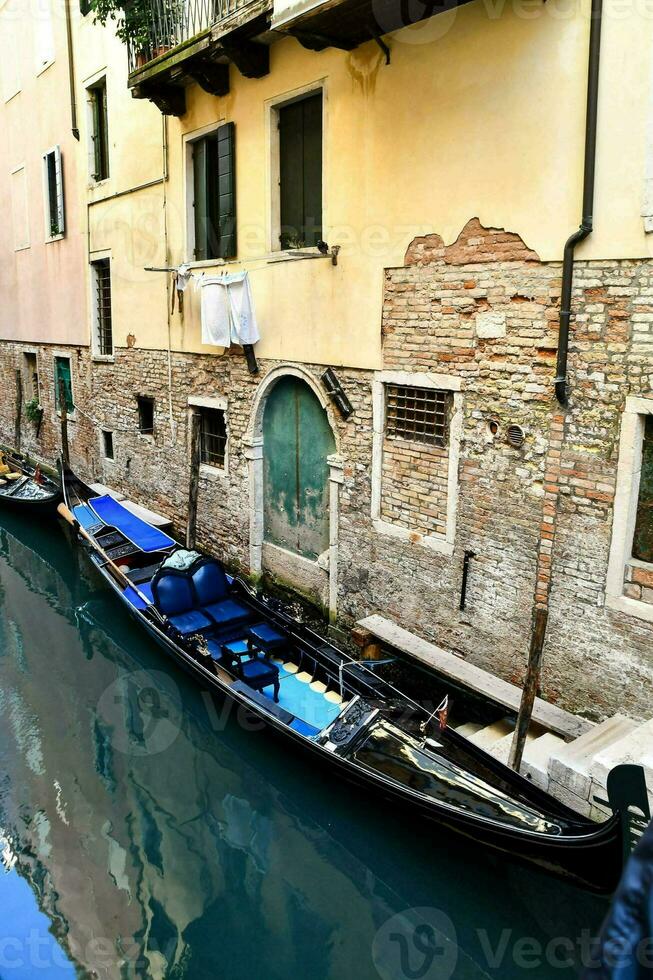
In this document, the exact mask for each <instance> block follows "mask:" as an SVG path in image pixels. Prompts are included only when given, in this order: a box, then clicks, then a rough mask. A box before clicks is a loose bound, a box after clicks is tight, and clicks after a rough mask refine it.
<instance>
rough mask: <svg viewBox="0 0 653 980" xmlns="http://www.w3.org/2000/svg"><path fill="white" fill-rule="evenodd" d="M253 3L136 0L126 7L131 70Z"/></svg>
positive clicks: (244, 0) (235, 0) (226, 0)
mask: <svg viewBox="0 0 653 980" xmlns="http://www.w3.org/2000/svg"><path fill="white" fill-rule="evenodd" d="M252 2H253V0H136V2H135V3H133V4H130V5H129V6H126V8H125V20H126V23H127V25H128V26H130V27H131V31H130V33H131V34H132V37H131V38H130V40H129V41H128V49H129V71H130V72H132V71H136V70H137V69H139V68H142V67H143V66H144V65H146V64H147V63H148V62H149V61H152V60H153V59H154V58H158V57H160V56H161V55H163V54H165V53H166V52H167V51H170V50H171V49H172V48H175V47H177V46H178V45H180V44H184V43H185V42H186V41H189V40H190V39H191V38H193V37H195V36H196V35H198V34H201V33H202V32H203V31H206V30H208V29H209V28H210V27H212V26H213V25H214V24H218V23H219V22H220V21H221V20H225V19H226V18H227V17H230V16H231V15H232V14H234V13H236V11H238V10H241V9H242V8H244V7H247V6H249V4H250V3H252Z"/></svg>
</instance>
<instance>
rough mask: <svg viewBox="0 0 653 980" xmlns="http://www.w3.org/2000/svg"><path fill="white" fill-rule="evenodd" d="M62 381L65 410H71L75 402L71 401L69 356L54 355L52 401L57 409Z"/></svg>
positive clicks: (59, 403) (71, 386)
mask: <svg viewBox="0 0 653 980" xmlns="http://www.w3.org/2000/svg"><path fill="white" fill-rule="evenodd" d="M62 381H63V387H64V391H65V393H66V411H67V412H73V411H74V410H75V403H74V401H73V382H72V372H71V367H70V358H69V357H55V359H54V403H55V405H56V408H57V411H59V410H60V409H61V400H60V398H59V389H60V387H61V382H62Z"/></svg>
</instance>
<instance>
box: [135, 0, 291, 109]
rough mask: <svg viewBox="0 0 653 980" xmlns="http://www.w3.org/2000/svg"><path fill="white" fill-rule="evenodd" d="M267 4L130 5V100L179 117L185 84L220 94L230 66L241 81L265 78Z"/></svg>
mask: <svg viewBox="0 0 653 980" xmlns="http://www.w3.org/2000/svg"><path fill="white" fill-rule="evenodd" d="M272 2H273V0H132V3H130V4H129V6H128V7H126V8H125V21H126V25H127V28H128V30H127V31H126V33H127V35H128V37H127V46H128V53H129V87H130V88H131V90H132V95H133V96H134V97H135V98H137V99H150V101H152V102H154V103H155V104H156V105H157V106H158V107H159V109H160V110H161V112H163V113H164V114H166V115H174V116H181V115H183V114H184V112H185V111H186V96H185V88H186V86H187V85H188V84H190V83H191V82H197V83H198V84H199V85H201V86H202V88H203V89H205V91H207V92H209V93H210V94H211V95H226V94H227V93H228V92H229V65H230V64H234V65H235V66H236V68H237V69H238V70H239V71H240V72H241V74H242V75H244V76H245V77H246V78H261V77H262V76H263V75H266V74H267V73H268V71H269V49H268V46H267V44H266V43H265V41H266V40H267V42H268V43H269V37H267V38H266V35H267V32H268V31H269V24H270V16H271V11H272Z"/></svg>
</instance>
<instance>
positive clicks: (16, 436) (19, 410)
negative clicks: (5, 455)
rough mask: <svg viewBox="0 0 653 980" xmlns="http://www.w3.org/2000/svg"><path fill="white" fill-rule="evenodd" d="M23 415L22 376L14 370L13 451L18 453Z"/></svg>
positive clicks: (18, 371)
mask: <svg viewBox="0 0 653 980" xmlns="http://www.w3.org/2000/svg"><path fill="white" fill-rule="evenodd" d="M22 414H23V375H22V374H21V371H20V368H16V419H15V424H14V449H15V450H16V451H17V452H20V420H21V417H22Z"/></svg>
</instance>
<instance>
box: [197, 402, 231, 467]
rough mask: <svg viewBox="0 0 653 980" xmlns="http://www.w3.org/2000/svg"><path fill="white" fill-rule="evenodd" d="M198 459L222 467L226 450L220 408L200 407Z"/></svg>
mask: <svg viewBox="0 0 653 980" xmlns="http://www.w3.org/2000/svg"><path fill="white" fill-rule="evenodd" d="M200 415H201V426H200V460H201V462H202V463H206V464H207V465H208V466H217V467H219V468H220V469H224V464H225V455H226V451H227V426H226V421H225V413H224V411H223V409H221V408H202V409H200Z"/></svg>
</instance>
